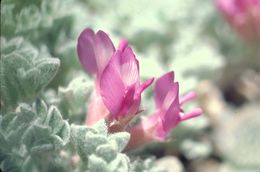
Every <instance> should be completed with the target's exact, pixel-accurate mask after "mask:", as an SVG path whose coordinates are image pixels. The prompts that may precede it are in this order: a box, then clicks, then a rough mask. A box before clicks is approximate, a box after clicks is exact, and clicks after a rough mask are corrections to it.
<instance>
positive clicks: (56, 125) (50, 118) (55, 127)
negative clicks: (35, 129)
mask: <svg viewBox="0 0 260 172" xmlns="http://www.w3.org/2000/svg"><path fill="white" fill-rule="evenodd" d="M44 123H45V125H48V126H50V127H51V128H52V132H53V133H54V134H57V133H58V132H59V131H60V129H61V128H62V127H63V125H64V124H63V119H62V116H61V114H60V112H59V110H58V109H57V108H56V107H54V106H51V107H50V109H49V111H48V114H47V118H46V120H45V122H44Z"/></svg>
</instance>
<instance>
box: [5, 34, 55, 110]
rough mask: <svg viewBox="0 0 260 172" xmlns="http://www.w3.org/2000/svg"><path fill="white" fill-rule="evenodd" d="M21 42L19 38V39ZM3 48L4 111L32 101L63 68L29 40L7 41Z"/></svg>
mask: <svg viewBox="0 0 260 172" xmlns="http://www.w3.org/2000/svg"><path fill="white" fill-rule="evenodd" d="M17 39H18V38H17ZM1 42H3V43H4V45H3V46H1V52H2V51H3V52H4V53H3V54H2V53H1V70H0V76H1V89H0V91H1V101H2V102H3V105H4V109H5V110H7V109H8V108H10V107H14V106H15V105H16V104H17V102H19V101H21V100H22V101H25V100H33V99H34V98H35V96H36V95H37V94H38V93H39V92H40V91H41V90H42V89H43V88H44V87H46V86H47V85H48V83H49V82H50V81H51V80H52V78H53V77H54V76H55V74H56V73H57V71H58V68H59V66H60V61H59V59H55V58H46V57H42V56H45V55H44V54H41V55H39V53H38V51H37V50H36V49H35V48H34V47H33V46H31V45H30V44H29V43H28V42H26V41H23V40H22V41H20V40H19V41H18V43H16V42H15V41H13V40H10V41H9V42H8V41H4V38H2V39H1Z"/></svg>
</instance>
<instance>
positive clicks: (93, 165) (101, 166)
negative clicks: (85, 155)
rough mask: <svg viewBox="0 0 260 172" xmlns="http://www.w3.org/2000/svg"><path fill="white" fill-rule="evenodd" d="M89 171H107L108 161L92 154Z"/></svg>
mask: <svg viewBox="0 0 260 172" xmlns="http://www.w3.org/2000/svg"><path fill="white" fill-rule="evenodd" d="M88 167H89V171H91V172H92V171H93V172H107V171H108V168H107V163H106V161H104V160H103V159H102V158H99V157H97V156H95V155H90V157H89V164H88Z"/></svg>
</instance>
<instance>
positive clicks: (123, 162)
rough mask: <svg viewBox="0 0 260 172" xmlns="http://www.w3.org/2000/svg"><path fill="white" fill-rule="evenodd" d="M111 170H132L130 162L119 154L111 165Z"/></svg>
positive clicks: (115, 171)
mask: <svg viewBox="0 0 260 172" xmlns="http://www.w3.org/2000/svg"><path fill="white" fill-rule="evenodd" d="M108 167H109V169H110V170H111V171H114V172H125V171H129V169H130V160H129V158H128V157H127V156H126V155H124V154H121V153H119V154H117V157H116V158H115V159H114V160H113V161H112V162H111V163H110V164H109V166H108Z"/></svg>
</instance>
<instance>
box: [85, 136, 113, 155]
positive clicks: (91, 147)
mask: <svg viewBox="0 0 260 172" xmlns="http://www.w3.org/2000/svg"><path fill="white" fill-rule="evenodd" d="M107 142H108V139H107V137H106V136H103V135H99V134H93V133H91V132H88V133H87V134H86V140H85V143H84V145H83V146H84V151H85V152H86V153H87V154H88V155H90V154H92V153H94V152H95V151H96V149H97V147H98V146H99V145H102V144H106V143H107Z"/></svg>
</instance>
